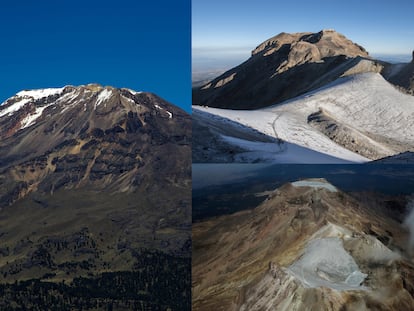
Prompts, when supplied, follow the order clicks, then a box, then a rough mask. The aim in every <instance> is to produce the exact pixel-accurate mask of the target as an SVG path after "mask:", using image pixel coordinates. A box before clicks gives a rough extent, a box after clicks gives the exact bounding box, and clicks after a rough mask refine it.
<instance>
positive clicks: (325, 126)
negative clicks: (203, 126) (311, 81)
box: [194, 73, 414, 162]
mask: <svg viewBox="0 0 414 311" xmlns="http://www.w3.org/2000/svg"><path fill="white" fill-rule="evenodd" d="M194 109H196V110H197V111H200V112H208V113H209V114H213V115H219V116H221V117H224V118H228V119H230V120H232V121H235V122H238V123H241V124H243V125H246V126H248V127H251V128H252V129H255V130H258V131H260V132H262V133H264V134H266V135H269V136H272V137H277V138H279V139H282V140H283V141H286V142H288V143H292V144H295V145H297V146H301V147H304V148H308V149H310V150H314V151H317V152H320V153H324V154H327V155H330V156H333V157H336V158H339V159H343V160H349V161H352V162H366V161H368V160H369V159H376V158H381V157H385V156H390V155H393V154H396V153H400V152H402V151H406V150H411V149H413V146H414V122H413V121H414V97H412V96H409V95H405V94H403V93H401V92H399V91H398V90H397V89H395V88H394V87H393V86H392V85H391V84H389V83H388V82H386V81H385V80H384V79H383V78H382V76H381V75H380V74H376V73H364V74H358V75H352V76H349V77H344V78H341V79H338V80H337V81H335V82H334V83H331V84H329V85H327V86H325V87H323V88H321V89H318V90H316V91H313V92H310V93H307V94H305V95H303V96H300V97H297V98H295V99H293V100H289V101H286V102H285V103H282V104H280V105H276V106H272V107H268V108H263V109H258V110H250V111H248V110H227V109H216V108H208V107H194ZM313 115H317V116H316V117H315V118H314V119H312V116H313ZM312 120H315V121H314V122H311V121H312ZM222 122H224V121H222ZM404 149H405V150H404ZM361 154H363V155H365V156H362V155H361ZM368 158H369V159H368Z"/></svg>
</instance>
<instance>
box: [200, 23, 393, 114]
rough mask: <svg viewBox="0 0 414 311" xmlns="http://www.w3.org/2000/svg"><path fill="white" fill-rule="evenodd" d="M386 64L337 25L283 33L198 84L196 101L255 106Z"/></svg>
mask: <svg viewBox="0 0 414 311" xmlns="http://www.w3.org/2000/svg"><path fill="white" fill-rule="evenodd" d="M384 65H385V63H383V62H378V61H375V60H373V59H371V58H370V57H369V55H368V52H367V51H366V50H365V49H364V48H362V47H361V46H359V45H358V44H356V43H353V42H352V41H350V40H349V39H347V38H346V37H345V36H343V35H342V34H340V33H338V32H336V31H334V30H322V31H320V32H318V33H309V32H303V33H293V34H288V33H280V34H278V35H277V36H275V37H272V38H270V39H268V40H266V41H265V42H263V43H261V44H260V45H259V46H257V47H256V48H255V49H254V50H253V51H252V56H251V57H250V58H249V59H248V60H247V61H245V62H244V63H242V64H241V65H239V66H237V67H235V68H233V69H231V70H229V71H227V72H225V73H224V74H222V75H220V76H219V77H217V78H216V79H214V80H212V81H211V82H209V83H207V84H205V85H203V86H201V87H199V88H195V89H194V91H193V104H195V105H206V106H211V107H218V108H232V109H255V108H261V107H266V106H269V105H272V104H276V103H279V102H281V101H283V100H286V99H289V98H293V97H296V96H298V95H300V94H303V93H305V92H308V91H311V90H314V89H316V88H318V87H321V86H323V85H325V84H327V83H329V82H332V81H334V80H336V79H337V78H339V77H341V76H344V75H350V74H355V73H360V72H381V71H382V70H383V68H384Z"/></svg>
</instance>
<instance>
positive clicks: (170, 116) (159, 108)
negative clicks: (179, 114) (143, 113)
mask: <svg viewBox="0 0 414 311" xmlns="http://www.w3.org/2000/svg"><path fill="white" fill-rule="evenodd" d="M154 106H155V108H157V109H158V110H163V111H165V112H166V113H167V114H168V118H169V119H171V118H172V117H173V114H172V113H171V112H169V111H168V110H165V109H164V108H162V107H161V106H159V105H157V104H155V105H154Z"/></svg>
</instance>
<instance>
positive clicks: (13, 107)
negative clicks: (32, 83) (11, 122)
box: [0, 98, 31, 117]
mask: <svg viewBox="0 0 414 311" xmlns="http://www.w3.org/2000/svg"><path fill="white" fill-rule="evenodd" d="M30 102H31V99H30V98H24V99H22V100H20V101H18V102H15V103H14V104H13V105H11V106H9V107H7V108H5V109H4V110H1V111H0V117H2V116H4V115H6V114H7V115H9V116H10V115H12V114H13V113H14V112H16V111H18V110H19V109H20V108H22V107H23V106H24V105H26V104H27V103H30ZM2 105H3V104H2ZM1 107H2V106H0V108H1Z"/></svg>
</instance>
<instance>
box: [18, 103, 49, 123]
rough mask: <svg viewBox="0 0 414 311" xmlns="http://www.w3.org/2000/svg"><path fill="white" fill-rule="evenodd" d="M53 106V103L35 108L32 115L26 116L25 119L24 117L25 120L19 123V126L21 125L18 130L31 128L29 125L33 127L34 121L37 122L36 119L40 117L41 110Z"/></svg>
mask: <svg viewBox="0 0 414 311" xmlns="http://www.w3.org/2000/svg"><path fill="white" fill-rule="evenodd" d="M53 104H54V103H52V104H49V105H46V106H43V107H37V108H36V110H35V112H34V113H32V114H29V115H27V116H26V117H25V118H24V119H23V120H22V121H21V122H20V124H21V127H20V129H24V128H26V127H29V126H31V125H33V124H35V122H36V120H37V119H38V118H39V117H40V116H41V115H42V113H43V110H45V109H46V108H47V107H49V106H51V105H53Z"/></svg>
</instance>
